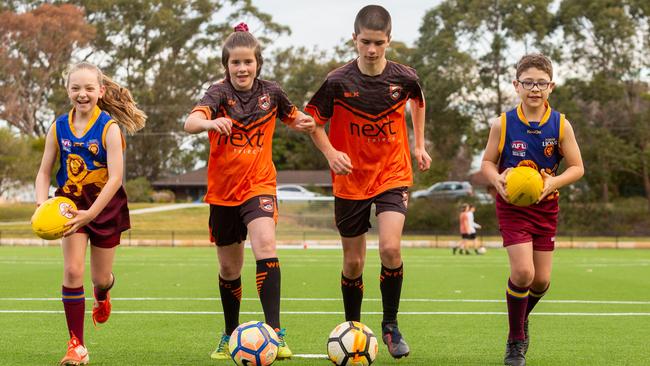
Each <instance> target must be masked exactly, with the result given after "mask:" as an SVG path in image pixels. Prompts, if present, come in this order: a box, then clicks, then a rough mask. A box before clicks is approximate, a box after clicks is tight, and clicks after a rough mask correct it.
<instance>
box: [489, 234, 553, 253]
mask: <svg viewBox="0 0 650 366" xmlns="http://www.w3.org/2000/svg"><path fill="white" fill-rule="evenodd" d="M501 237H502V238H503V246H504V247H508V246H510V245H517V244H523V243H529V242H533V250H539V251H546V252H548V251H552V250H553V249H555V235H551V236H549V235H537V234H532V233H530V232H527V231H524V230H517V229H501Z"/></svg>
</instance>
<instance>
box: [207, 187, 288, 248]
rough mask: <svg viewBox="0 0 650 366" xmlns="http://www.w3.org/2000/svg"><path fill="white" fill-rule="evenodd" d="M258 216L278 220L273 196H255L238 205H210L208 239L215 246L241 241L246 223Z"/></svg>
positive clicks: (243, 238) (246, 230)
mask: <svg viewBox="0 0 650 366" xmlns="http://www.w3.org/2000/svg"><path fill="white" fill-rule="evenodd" d="M260 217H270V218H272V219H273V220H275V222H276V223H277V222H278V201H277V200H276V198H275V196H266V195H265V196H255V197H253V198H251V199H249V200H247V201H246V202H244V203H242V204H241V205H239V206H219V205H210V219H209V221H208V225H209V227H210V241H211V242H213V243H215V244H216V245H217V246H226V245H231V244H236V243H241V242H243V241H244V240H246V235H247V234H248V229H247V228H246V225H248V224H249V223H250V222H251V221H253V220H255V219H257V218H260Z"/></svg>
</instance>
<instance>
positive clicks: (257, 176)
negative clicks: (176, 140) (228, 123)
mask: <svg viewBox="0 0 650 366" xmlns="http://www.w3.org/2000/svg"><path fill="white" fill-rule="evenodd" d="M195 111H202V112H203V113H204V114H205V116H206V118H209V119H211V120H213V119H216V118H219V117H225V118H229V119H230V120H232V124H233V125H232V132H231V134H230V135H229V136H226V135H221V134H219V133H217V132H215V131H209V132H208V137H209V139H210V157H209V159H208V191H207V194H206V195H205V202H207V203H210V204H213V205H222V206H237V205H240V204H241V203H243V202H245V201H246V200H248V199H249V198H251V197H254V196H259V195H275V194H276V191H275V186H276V183H275V179H276V171H275V167H274V166H273V160H272V159H271V151H272V143H273V132H274V131H275V119H276V117H279V118H280V119H281V120H282V121H283V122H287V121H293V120H294V119H295V118H296V114H297V113H298V112H297V109H296V107H295V106H294V105H293V104H291V102H290V101H289V99H288V98H287V95H286V94H285V93H284V91H283V90H282V89H281V88H280V86H279V85H278V84H277V83H274V82H270V81H266V80H260V79H256V80H255V81H254V82H253V87H252V89H251V90H250V91H245V92H241V91H237V90H235V89H234V88H233V86H232V84H231V83H230V81H228V80H222V81H220V82H217V83H215V84H213V85H212V86H210V88H209V89H208V91H207V92H206V93H205V95H204V96H203V98H202V99H201V101H200V102H199V103H198V104H197V105H196V107H194V109H193V110H192V112H195Z"/></svg>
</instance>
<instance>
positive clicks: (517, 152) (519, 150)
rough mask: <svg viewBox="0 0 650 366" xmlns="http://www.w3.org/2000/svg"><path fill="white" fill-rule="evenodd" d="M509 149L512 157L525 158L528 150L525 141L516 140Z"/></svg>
mask: <svg viewBox="0 0 650 366" xmlns="http://www.w3.org/2000/svg"><path fill="white" fill-rule="evenodd" d="M510 148H511V149H512V155H514V156H521V157H524V156H526V150H528V144H527V143H526V142H525V141H521V140H517V141H513V142H512V144H510Z"/></svg>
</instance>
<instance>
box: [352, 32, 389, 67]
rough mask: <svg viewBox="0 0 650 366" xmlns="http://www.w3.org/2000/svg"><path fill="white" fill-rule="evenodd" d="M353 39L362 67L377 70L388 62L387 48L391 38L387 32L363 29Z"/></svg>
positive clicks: (354, 34)
mask: <svg viewBox="0 0 650 366" xmlns="http://www.w3.org/2000/svg"><path fill="white" fill-rule="evenodd" d="M352 39H353V40H354V45H355V46H356V48H357V52H359V63H361V64H362V66H365V67H366V68H376V67H380V66H382V65H383V63H384V62H385V61H386V48H388V45H389V44H390V37H389V36H388V35H387V34H386V32H384V31H381V30H370V29H366V28H361V30H360V32H359V33H358V34H356V33H353V34H352Z"/></svg>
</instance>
